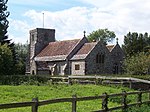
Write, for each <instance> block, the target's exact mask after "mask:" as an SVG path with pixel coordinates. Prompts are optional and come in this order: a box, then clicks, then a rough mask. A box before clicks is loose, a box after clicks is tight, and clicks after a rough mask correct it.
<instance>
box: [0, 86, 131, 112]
mask: <svg viewBox="0 0 150 112" xmlns="http://www.w3.org/2000/svg"><path fill="white" fill-rule="evenodd" d="M123 90H126V91H131V90H129V89H127V88H119V87H106V86H100V85H72V86H71V85H45V86H44V85H43V86H33V85H32V86H31V85H20V86H0V104H2V103H12V102H24V101H31V100H32V98H35V97H38V98H39V100H48V99H54V98H65V97H71V96H72V95H74V94H76V95H77V96H78V97H82V96H95V95H101V94H102V93H104V92H107V93H109V94H110V93H120V92H122V91H123ZM119 104H120V103H119V102H118V101H117V99H112V100H111V101H110V103H109V106H110V107H112V106H117V105H119ZM99 109H101V100H93V101H85V102H78V103H77V111H78V112H90V111H92V110H99ZM0 112H31V107H25V108H16V109H5V110H0ZM39 112H71V103H58V104H50V105H47V106H41V107H39Z"/></svg>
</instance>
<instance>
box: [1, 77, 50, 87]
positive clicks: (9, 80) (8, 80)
mask: <svg viewBox="0 0 150 112" xmlns="http://www.w3.org/2000/svg"><path fill="white" fill-rule="evenodd" d="M48 80H49V79H48V78H46V77H40V76H36V75H7V76H3V75H2V76H0V84H1V85H20V84H30V85H34V84H35V85H38V84H41V83H46V82H47V81H48Z"/></svg>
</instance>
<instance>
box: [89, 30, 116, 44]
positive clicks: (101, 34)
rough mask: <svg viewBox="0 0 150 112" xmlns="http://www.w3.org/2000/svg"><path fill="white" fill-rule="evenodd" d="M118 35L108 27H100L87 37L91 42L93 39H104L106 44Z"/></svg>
mask: <svg viewBox="0 0 150 112" xmlns="http://www.w3.org/2000/svg"><path fill="white" fill-rule="evenodd" d="M115 37H116V35H115V33H114V32H113V31H109V30H108V29H107V28H106V29H98V30H96V31H93V32H92V33H90V34H89V35H88V36H87V38H88V40H89V41H90V42H92V41H102V42H103V43H104V44H105V45H106V44H107V42H110V41H112V40H113V39H114V38H115Z"/></svg>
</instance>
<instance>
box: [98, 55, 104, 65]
mask: <svg viewBox="0 0 150 112" xmlns="http://www.w3.org/2000/svg"><path fill="white" fill-rule="evenodd" d="M104 61H105V54H97V55H96V63H104Z"/></svg>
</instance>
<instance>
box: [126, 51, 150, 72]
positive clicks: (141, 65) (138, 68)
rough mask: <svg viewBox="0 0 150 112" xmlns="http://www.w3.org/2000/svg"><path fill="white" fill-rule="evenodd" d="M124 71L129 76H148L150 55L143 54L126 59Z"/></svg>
mask: <svg viewBox="0 0 150 112" xmlns="http://www.w3.org/2000/svg"><path fill="white" fill-rule="evenodd" d="M124 69H125V71H126V73H128V74H133V75H139V74H147V73H148V71H149V69H150V55H149V54H146V53H144V52H141V53H138V54H136V55H132V56H131V57H128V58H126V59H125V61H124Z"/></svg>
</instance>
